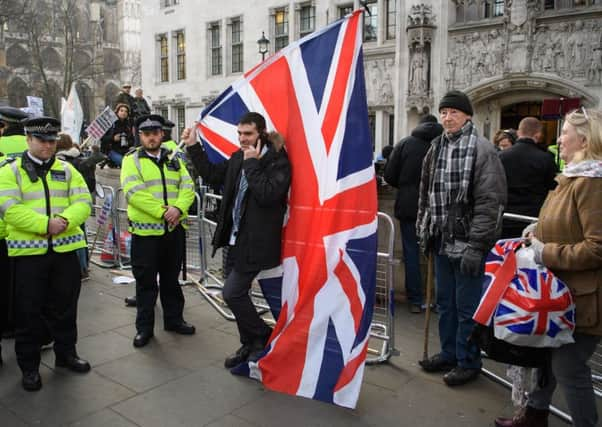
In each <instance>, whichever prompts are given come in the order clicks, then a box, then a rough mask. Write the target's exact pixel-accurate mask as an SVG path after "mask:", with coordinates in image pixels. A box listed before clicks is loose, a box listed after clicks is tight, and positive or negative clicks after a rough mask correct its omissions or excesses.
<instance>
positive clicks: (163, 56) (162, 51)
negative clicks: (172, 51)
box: [157, 33, 169, 83]
mask: <svg viewBox="0 0 602 427" xmlns="http://www.w3.org/2000/svg"><path fill="white" fill-rule="evenodd" d="M157 42H158V54H159V82H161V83H166V82H169V39H168V38H167V33H163V34H158V35H157Z"/></svg>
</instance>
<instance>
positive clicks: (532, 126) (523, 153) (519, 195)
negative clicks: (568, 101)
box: [499, 117, 557, 238]
mask: <svg viewBox="0 0 602 427" xmlns="http://www.w3.org/2000/svg"><path fill="white" fill-rule="evenodd" d="M542 131H543V126H542V124H541V122H540V121H539V120H538V119H536V118H535V117H525V118H524V119H522V120H521V122H520V123H519V125H518V140H517V141H516V143H515V144H514V145H513V146H512V147H510V148H509V149H507V150H504V151H501V152H500V153H499V156H500V160H501V161H502V165H504V170H505V171H506V182H507V184H508V204H507V206H506V212H510V213H514V214H520V215H527V216H532V217H537V216H538V215H539V209H541V206H542V204H543V202H544V200H545V199H546V196H547V195H548V192H549V191H550V190H553V189H554V188H555V187H556V181H555V180H554V178H555V177H556V172H557V168H556V163H555V162H554V155H553V154H552V153H550V152H549V151H548V150H547V149H546V147H545V146H543V145H541V144H540V143H539V141H540V140H541V139H542V138H541V137H542ZM526 226H527V224H526V223H524V222H520V221H512V220H508V219H504V224H503V228H502V237H504V238H511V237H520V236H521V233H522V230H523V229H524V228H525V227H526Z"/></svg>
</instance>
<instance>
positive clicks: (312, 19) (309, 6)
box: [299, 3, 316, 38]
mask: <svg viewBox="0 0 602 427" xmlns="http://www.w3.org/2000/svg"><path fill="white" fill-rule="evenodd" d="M304 12H309V15H308V16H303V15H304ZM304 22H305V23H307V22H309V24H308V25H309V26H308V27H307V28H305V29H304V28H303V23H304ZM315 30H316V6H315V5H314V4H313V3H302V4H300V5H299V38H302V37H305V36H306V35H308V34H311V33H313V32H314V31H315Z"/></svg>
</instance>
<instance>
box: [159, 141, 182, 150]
mask: <svg viewBox="0 0 602 427" xmlns="http://www.w3.org/2000/svg"><path fill="white" fill-rule="evenodd" d="M161 147H165V148H167V149H168V150H171V151H177V150H178V144H177V143H176V141H174V140H173V139H168V140H167V141H165V142H163V143H161Z"/></svg>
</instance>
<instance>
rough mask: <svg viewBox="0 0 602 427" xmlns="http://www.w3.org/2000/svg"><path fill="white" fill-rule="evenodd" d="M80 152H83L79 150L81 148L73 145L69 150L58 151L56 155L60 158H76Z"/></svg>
mask: <svg viewBox="0 0 602 427" xmlns="http://www.w3.org/2000/svg"><path fill="white" fill-rule="evenodd" d="M80 154H81V153H80V152H79V150H78V149H77V148H76V147H71V148H70V149H68V150H61V151H59V152H57V153H56V156H57V157H58V158H64V157H70V158H73V159H75V158H76V157H79V156H80Z"/></svg>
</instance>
